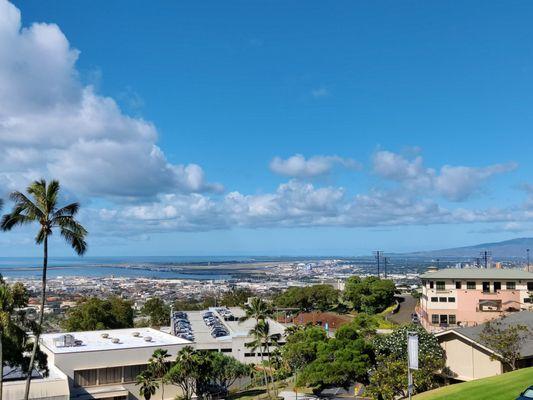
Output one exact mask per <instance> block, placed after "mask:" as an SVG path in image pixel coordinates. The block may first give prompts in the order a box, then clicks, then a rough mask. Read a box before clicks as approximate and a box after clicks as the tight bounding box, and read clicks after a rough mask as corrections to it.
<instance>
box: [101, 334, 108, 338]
mask: <svg viewBox="0 0 533 400" xmlns="http://www.w3.org/2000/svg"><path fill="white" fill-rule="evenodd" d="M100 336H102V338H104V339H107V338H109V333H102V334H101V335H100Z"/></svg>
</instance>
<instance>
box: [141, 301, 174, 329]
mask: <svg viewBox="0 0 533 400" xmlns="http://www.w3.org/2000/svg"><path fill="white" fill-rule="evenodd" d="M141 314H143V315H146V316H148V317H150V325H152V326H163V325H165V326H166V325H169V323H170V307H169V306H168V305H166V304H165V302H164V301H163V300H161V299H160V298H159V297H153V298H151V299H148V300H147V301H146V303H144V305H143V307H142V308H141Z"/></svg>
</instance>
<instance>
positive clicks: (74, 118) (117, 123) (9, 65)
mask: <svg viewBox="0 0 533 400" xmlns="http://www.w3.org/2000/svg"><path fill="white" fill-rule="evenodd" d="M79 54H80V53H79V51H78V50H75V49H73V48H72V47H71V46H70V44H69V42H68V40H67V38H66V37H65V36H64V35H63V33H62V32H61V30H60V29H59V27H58V26H57V25H55V24H44V23H40V24H33V25H31V26H30V27H28V28H22V27H21V19H20V12H19V10H18V9H17V8H16V7H15V6H13V5H12V4H10V3H8V2H7V1H5V0H0V182H2V183H4V184H6V185H8V186H7V187H8V189H14V188H17V189H20V188H21V186H22V187H23V186H25V184H26V183H27V181H28V180H29V179H34V178H39V177H41V176H45V177H52V176H53V177H54V178H58V179H60V181H61V182H62V183H63V184H64V186H65V187H67V188H68V189H72V190H75V191H76V192H78V193H80V194H82V195H88V196H93V195H96V196H115V197H127V198H147V197H153V196H156V195H157V194H159V193H173V192H185V193H186V192H204V191H213V190H215V191H220V190H221V189H222V186H221V185H219V184H210V183H208V182H207V181H206V179H205V177H204V172H203V170H202V168H201V167H200V166H198V165H196V164H188V165H173V164H171V163H169V162H168V160H167V159H166V157H165V155H164V153H163V152H162V151H161V149H160V148H159V147H157V145H156V141H157V131H156V129H155V127H154V126H153V125H152V124H151V123H149V122H147V121H144V120H143V119H141V118H132V117H129V116H127V115H125V114H124V113H123V112H122V111H121V110H120V108H119V107H118V105H117V103H116V102H115V101H114V100H113V99H112V98H109V97H104V96H101V95H99V94H97V93H96V92H95V90H94V89H93V87H91V86H84V85H83V84H82V83H81V81H80V80H79V78H78V72H77V70H76V67H75V64H76V61H77V59H78V56H79Z"/></svg>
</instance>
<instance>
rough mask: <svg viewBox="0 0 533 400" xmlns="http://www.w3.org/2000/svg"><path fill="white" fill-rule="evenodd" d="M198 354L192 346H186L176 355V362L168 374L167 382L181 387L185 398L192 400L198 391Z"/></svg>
mask: <svg viewBox="0 0 533 400" xmlns="http://www.w3.org/2000/svg"><path fill="white" fill-rule="evenodd" d="M198 363H199V359H198V354H197V352H196V351H195V350H194V349H193V348H192V347H191V346H185V347H184V348H183V349H181V350H180V351H179V352H178V354H177V355H176V362H175V363H174V365H173V366H172V367H171V368H170V370H169V371H168V372H167V374H166V378H165V379H166V381H168V382H171V383H172V384H174V385H176V386H179V387H180V388H181V391H182V392H183V396H182V397H183V398H184V399H185V400H190V399H191V398H192V396H193V395H194V393H195V391H196V377H197V374H196V371H197V370H198V368H197V367H198Z"/></svg>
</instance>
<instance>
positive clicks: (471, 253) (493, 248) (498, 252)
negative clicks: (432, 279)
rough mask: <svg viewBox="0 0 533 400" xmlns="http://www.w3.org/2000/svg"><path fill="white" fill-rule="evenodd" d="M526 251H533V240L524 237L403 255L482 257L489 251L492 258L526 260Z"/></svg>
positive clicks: (532, 255) (404, 254)
mask: <svg viewBox="0 0 533 400" xmlns="http://www.w3.org/2000/svg"><path fill="white" fill-rule="evenodd" d="M526 249H533V238H531V237H522V238H515V239H509V240H503V241H501V242H488V243H480V244H476V245H471V246H462V247H452V248H447V249H438V250H427V251H417V252H410V253H402V254H401V255H403V256H413V257H470V258H476V257H480V253H481V252H482V251H485V250H486V251H489V252H491V254H492V258H495V259H498V258H522V259H525V258H526ZM531 257H532V260H533V254H531Z"/></svg>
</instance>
